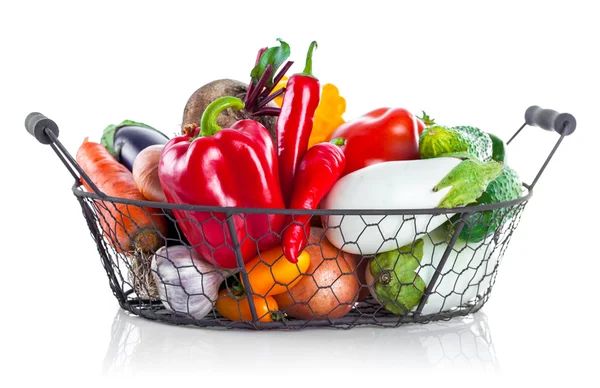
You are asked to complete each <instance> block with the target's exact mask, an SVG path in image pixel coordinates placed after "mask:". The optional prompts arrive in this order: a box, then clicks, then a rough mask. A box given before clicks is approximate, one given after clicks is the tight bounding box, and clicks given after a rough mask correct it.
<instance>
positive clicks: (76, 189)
mask: <svg viewBox="0 0 600 388" xmlns="http://www.w3.org/2000/svg"><path fill="white" fill-rule="evenodd" d="M82 187H83V185H82V184H81V183H80V182H79V181H75V183H74V184H73V187H72V191H73V194H75V196H77V197H82V198H90V199H94V200H99V201H107V202H112V203H120V204H125V205H134V206H141V207H151V208H156V209H168V210H184V211H201V212H211V213H226V214H241V213H243V214H286V215H313V216H319V215H321V216H328V215H331V216H333V215H342V216H343V215H352V216H362V215H364V216H369V215H371V216H381V215H384V216H385V215H417V214H418V215H441V214H464V213H475V212H482V211H488V210H498V209H502V208H508V207H511V206H515V205H518V204H521V203H524V202H527V201H528V200H529V199H530V198H531V196H532V195H533V190H532V189H531V188H530V186H529V185H527V184H525V183H523V184H522V185H521V187H522V188H523V189H524V190H525V191H526V193H524V195H521V196H520V197H519V198H517V199H513V200H510V201H504V202H498V203H493V204H484V205H473V206H463V207H456V208H429V209H282V208H244V207H222V206H204V205H187V204H178V203H166V202H154V201H141V200H134V199H127V198H119V197H111V196H104V197H101V196H99V195H97V194H96V193H94V192H87V191H84V190H83V189H82Z"/></svg>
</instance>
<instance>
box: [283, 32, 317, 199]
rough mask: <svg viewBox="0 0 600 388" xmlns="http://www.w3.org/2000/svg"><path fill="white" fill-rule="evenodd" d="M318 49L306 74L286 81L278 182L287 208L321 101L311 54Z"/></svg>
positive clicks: (310, 59) (307, 64)
mask: <svg viewBox="0 0 600 388" xmlns="http://www.w3.org/2000/svg"><path fill="white" fill-rule="evenodd" d="M316 46H317V42H312V43H311V44H310V47H309V49H308V54H307V56H306V66H305V67H304V71H303V72H302V73H300V74H294V75H292V76H291V77H290V79H289V80H288V81H287V85H286V88H285V93H284V95H283V102H282V105H281V112H280V113H279V117H278V118H277V145H278V147H277V152H278V157H279V180H280V182H281V192H282V194H283V199H284V201H285V203H286V205H288V204H289V203H290V199H291V196H292V191H293V182H294V175H295V173H296V168H297V166H298V164H299V163H300V161H301V160H302V157H303V156H304V153H305V152H306V149H307V148H308V140H309V138H310V133H311V131H312V127H313V118H314V115H315V111H316V110H317V106H318V105H319V100H320V98H321V96H320V92H321V87H320V85H319V80H318V79H317V78H315V77H314V76H313V75H312V53H313V50H314V48H315V47H316Z"/></svg>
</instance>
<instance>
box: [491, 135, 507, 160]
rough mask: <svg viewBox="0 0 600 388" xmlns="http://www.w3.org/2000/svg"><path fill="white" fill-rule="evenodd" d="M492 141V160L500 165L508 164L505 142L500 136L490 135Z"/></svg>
mask: <svg viewBox="0 0 600 388" xmlns="http://www.w3.org/2000/svg"><path fill="white" fill-rule="evenodd" d="M488 136H489V137H490V140H491V141H492V160H495V161H496V162H500V163H506V150H505V147H504V142H503V141H502V139H500V138H499V137H498V136H496V135H494V134H491V133H488Z"/></svg>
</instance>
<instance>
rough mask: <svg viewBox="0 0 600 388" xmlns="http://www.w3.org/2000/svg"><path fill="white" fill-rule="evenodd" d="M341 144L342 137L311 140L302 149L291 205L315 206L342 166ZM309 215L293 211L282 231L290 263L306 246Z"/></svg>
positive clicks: (341, 169) (334, 180)
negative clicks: (303, 152) (324, 141)
mask: <svg viewBox="0 0 600 388" xmlns="http://www.w3.org/2000/svg"><path fill="white" fill-rule="evenodd" d="M343 144H344V139H334V140H332V142H331V143H318V144H315V145H314V146H312V147H311V148H309V149H308V151H306V154H304V158H302V161H301V162H300V164H299V165H298V169H297V170H296V177H295V178H294V193H293V195H292V201H291V204H290V208H291V209H307V210H309V209H316V208H317V207H318V206H319V202H321V200H322V199H323V197H325V195H327V193H329V190H331V188H332V187H333V185H334V183H335V182H336V181H337V180H338V178H339V177H340V175H341V174H342V171H344V167H345V166H346V157H345V156H344V153H343V152H342V150H341V149H340V147H338V145H343ZM310 219H311V216H310V215H304V214H302V215H295V216H293V219H292V221H291V222H290V223H289V226H288V227H287V228H286V229H285V230H284V231H283V239H282V246H283V254H284V255H285V257H286V259H287V260H288V261H290V262H292V263H296V262H297V261H298V255H299V254H300V252H301V251H302V250H303V249H304V248H305V247H306V244H307V241H308V236H310Z"/></svg>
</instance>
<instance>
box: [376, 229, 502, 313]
mask: <svg viewBox="0 0 600 388" xmlns="http://www.w3.org/2000/svg"><path fill="white" fill-rule="evenodd" d="M504 236H505V234H504V232H501V233H499V234H498V236H497V237H498V241H499V242H498V243H496V242H495V241H494V239H493V237H492V236H490V237H488V238H487V239H486V240H484V241H481V242H479V243H469V244H466V243H465V242H464V241H461V240H457V241H456V243H455V244H454V247H453V249H452V251H451V252H450V255H449V256H448V259H447V261H446V263H445V265H444V267H443V268H439V264H440V260H441V259H442V256H443V255H444V252H445V250H446V248H447V247H448V244H447V242H448V241H449V240H450V238H451V235H450V234H448V233H447V230H446V227H445V226H441V227H439V228H437V229H436V230H434V231H432V232H429V234H428V235H427V236H424V237H423V242H424V244H423V257H422V258H420V265H419V266H418V268H417V269H416V270H414V273H415V274H416V275H418V277H420V279H422V280H423V282H424V285H425V287H427V286H428V285H429V283H430V282H431V280H432V278H433V275H434V273H435V271H436V268H437V269H438V270H439V271H440V276H439V277H438V279H437V283H436V285H435V286H434V288H433V289H432V292H433V293H432V294H431V295H430V296H429V298H428V299H427V303H426V304H425V306H424V308H423V311H422V314H434V313H439V312H442V311H448V310H451V309H454V308H457V307H460V306H462V305H465V304H467V303H469V302H473V300H474V298H476V297H483V296H484V295H485V294H486V292H488V290H489V288H490V285H491V281H492V275H493V273H494V271H495V269H496V266H497V265H498V263H499V260H500V254H501V252H500V249H501V246H502V242H503V240H504ZM403 251H405V252H406V251H408V250H403ZM371 260H376V259H371ZM375 268H377V266H375ZM397 270H399V271H403V270H404V269H403V268H399V267H398V268H397ZM411 271H412V270H411ZM399 275H402V274H399ZM365 278H366V281H367V284H368V285H369V290H370V291H371V295H372V296H373V298H374V299H375V300H380V298H379V296H378V295H377V293H376V291H375V289H374V287H373V286H372V285H373V284H374V282H375V278H374V276H373V274H372V273H371V270H370V266H369V265H367V268H366V270H365ZM403 287H412V286H403ZM413 304H414V303H413ZM417 307H418V303H416V305H415V306H414V307H412V305H411V310H412V311H416V310H417Z"/></svg>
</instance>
